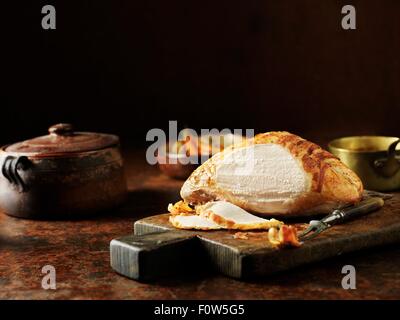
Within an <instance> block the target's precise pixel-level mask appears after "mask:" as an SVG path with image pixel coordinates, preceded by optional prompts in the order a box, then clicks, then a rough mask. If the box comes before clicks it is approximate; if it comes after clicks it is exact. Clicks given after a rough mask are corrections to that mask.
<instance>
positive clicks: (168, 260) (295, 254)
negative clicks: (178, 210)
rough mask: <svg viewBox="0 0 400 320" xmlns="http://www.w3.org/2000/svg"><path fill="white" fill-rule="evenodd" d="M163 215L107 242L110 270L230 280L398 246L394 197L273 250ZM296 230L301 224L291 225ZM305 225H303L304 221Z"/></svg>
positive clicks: (142, 276) (399, 223)
mask: <svg viewBox="0 0 400 320" xmlns="http://www.w3.org/2000/svg"><path fill="white" fill-rule="evenodd" d="M168 217H169V214H161V215H156V216H152V217H148V218H145V219H142V220H138V221H137V222H136V223H135V225H134V234H132V235H128V236H125V237H122V238H118V239H114V240H112V241H111V244H110V258H111V266H112V268H113V269H114V270H115V271H117V272H118V273H120V274H122V275H124V276H127V277H129V278H132V279H136V280H150V279H154V278H157V277H167V276H172V275H179V274H182V273H190V272H196V270H204V269H206V268H209V267H211V268H214V269H216V270H218V271H219V272H221V273H223V274H225V275H227V276H230V277H234V278H239V279H241V278H250V277H259V276H266V275H269V274H272V273H274V272H278V271H283V270H287V269H291V268H294V267H297V266H300V265H304V264H307V263H311V262H315V261H320V260H323V259H326V258H331V257H334V256H337V255H341V254H344V253H348V252H352V251H356V250H361V249H366V248H371V247H376V246H382V245H387V244H391V243H395V242H400V193H398V194H395V195H394V197H393V198H392V199H389V200H386V202H385V205H384V207H383V208H382V209H380V210H379V211H376V212H373V213H371V214H369V215H367V216H364V217H361V218H359V219H358V220H354V221H350V222H347V223H346V224H343V225H337V226H334V227H332V228H331V229H329V230H327V231H325V232H324V233H322V234H321V235H319V236H318V237H316V238H314V239H313V240H309V241H308V242H305V243H304V244H303V245H302V246H301V247H299V248H283V249H276V248H273V247H271V245H270V244H269V243H268V242H267V241H265V240H264V239H262V238H261V237H250V238H249V239H247V240H246V239H235V238H234V236H233V235H234V234H235V233H236V231H220V230H218V231H186V230H178V229H175V228H174V227H173V226H172V225H171V224H170V223H169V222H168ZM285 222H286V223H288V224H294V225H296V227H298V228H302V227H304V223H303V222H301V223H295V222H292V223H291V222H290V221H285ZM304 222H308V221H304Z"/></svg>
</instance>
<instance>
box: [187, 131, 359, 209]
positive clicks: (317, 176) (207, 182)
mask: <svg viewBox="0 0 400 320" xmlns="http://www.w3.org/2000/svg"><path fill="white" fill-rule="evenodd" d="M362 191H363V186H362V183H361V180H360V179H359V178H358V177H357V175H356V174H355V173H354V172H353V171H351V170H350V169H349V168H347V167H346V166H345V165H344V164H343V163H342V162H340V160H339V159H337V158H336V157H335V156H333V155H332V154H330V153H329V152H327V151H325V150H323V149H322V148H321V147H319V146H318V145H316V144H314V143H311V142H309V141H307V140H304V139H302V138H300V137H298V136H296V135H293V134H291V133H288V132H269V133H263V134H259V135H257V136H255V137H254V138H253V139H249V140H246V141H244V142H242V143H239V144H236V145H234V146H231V147H228V148H226V149H225V150H224V151H222V152H220V153H217V154H216V155H214V156H213V157H212V158H210V159H209V160H208V161H206V162H205V163H204V164H202V165H201V166H200V167H199V168H197V169H196V170H195V171H194V172H193V173H192V175H191V176H190V177H189V178H188V179H187V180H186V182H185V183H184V185H183V187H182V189H181V196H182V198H183V199H184V200H185V202H187V203H190V204H194V205H199V204H205V203H207V202H210V201H215V200H226V201H228V202H230V203H233V204H236V205H237V206H239V207H241V208H243V209H245V210H249V211H251V212H255V213H259V214H265V215H285V216H289V215H293V216H294V215H309V214H310V213H325V212H329V211H331V210H332V209H334V208H337V207H340V206H343V205H348V204H353V203H356V202H358V201H360V199H361V196H362Z"/></svg>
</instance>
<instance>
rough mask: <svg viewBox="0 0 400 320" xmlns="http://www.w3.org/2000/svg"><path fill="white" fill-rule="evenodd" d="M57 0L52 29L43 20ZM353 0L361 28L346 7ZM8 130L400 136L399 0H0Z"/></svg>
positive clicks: (14, 134)
mask: <svg viewBox="0 0 400 320" xmlns="http://www.w3.org/2000/svg"><path fill="white" fill-rule="evenodd" d="M45 4H53V5H54V6H55V7H56V10H57V29H56V30H43V29H42V28H41V19H42V14H41V8H42V6H43V5H45ZM345 4H352V5H354V6H355V7H356V9H357V30H350V31H345V30H343V29H342V28H341V18H342V14H341V8H342V6H343V5H345ZM0 10H1V16H2V22H6V23H5V27H4V28H2V32H4V34H3V36H2V40H1V42H2V43H3V45H2V48H1V51H2V55H3V58H2V59H1V60H2V71H1V74H2V78H3V81H2V82H3V84H2V85H1V91H0V92H1V106H0V110H1V135H0V141H1V142H2V143H8V142H13V141H18V140H21V139H25V138H28V137H31V136H36V135H40V134H42V133H45V132H46V129H47V127H48V126H49V125H51V124H53V123H57V122H72V123H74V124H75V126H76V127H78V128H79V129H82V130H96V131H101V132H113V133H116V134H119V135H121V137H122V138H123V142H124V144H125V145H145V144H146V141H145V135H146V132H147V131H148V130H149V129H151V128H154V127H160V128H166V127H167V125H168V120H178V122H179V124H180V125H181V126H182V127H183V126H185V125H186V126H190V127H192V128H213V127H215V128H218V129H223V128H225V127H228V128H232V129H233V128H255V129H256V131H270V130H289V131H292V132H294V133H297V134H300V135H304V136H305V137H308V138H313V139H315V140H317V141H319V140H324V139H326V138H333V137H336V136H340V135H349V134H375V133H376V134H386V135H399V134H400V133H399V130H398V129H397V128H398V122H399V115H400V91H399V89H400V87H399V85H400V68H399V55H400V1H398V0H381V1H377V0H363V1H356V0H351V1H337V0H324V1H321V0H291V1H289V0H269V1H268V0H250V1H232V0H217V1H216V0H212V1H211V0H202V1H197V0H190V1H188V0H181V1H180V0H179V1H177V0H169V1H166V0H136V1H132V0H123V1H122V0H121V1H118V0H114V1H111V0H107V1H87V0H79V1H71V0H70V1H53V0H48V1H18V2H16V1H15V2H14V4H12V5H10V4H8V6H7V7H6V6H5V5H2V6H1V9H0Z"/></svg>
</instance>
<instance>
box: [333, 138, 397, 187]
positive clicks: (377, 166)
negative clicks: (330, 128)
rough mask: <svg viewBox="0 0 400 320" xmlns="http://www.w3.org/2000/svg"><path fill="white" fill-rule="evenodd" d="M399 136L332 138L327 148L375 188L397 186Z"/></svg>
mask: <svg viewBox="0 0 400 320" xmlns="http://www.w3.org/2000/svg"><path fill="white" fill-rule="evenodd" d="M399 142H400V139H399V138H398V137H385V136H353V137H345V138H339V139H336V140H333V141H331V142H330V143H329V145H328V148H329V151H330V152H331V153H333V154H334V155H335V156H337V157H338V158H339V159H340V160H341V161H342V162H343V163H344V164H346V165H347V166H348V167H349V168H350V169H352V170H353V171H354V172H355V173H356V174H357V175H358V176H359V177H360V179H361V180H362V182H363V184H364V188H366V189H369V190H376V191H393V190H396V189H400V144H399Z"/></svg>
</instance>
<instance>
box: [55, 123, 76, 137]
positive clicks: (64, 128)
mask: <svg viewBox="0 0 400 320" xmlns="http://www.w3.org/2000/svg"><path fill="white" fill-rule="evenodd" d="M73 132H74V127H73V125H72V124H69V123H59V124H55V125H54V126H51V127H50V128H49V133H50V134H52V135H56V136H69V135H71V134H72V133H73Z"/></svg>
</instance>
